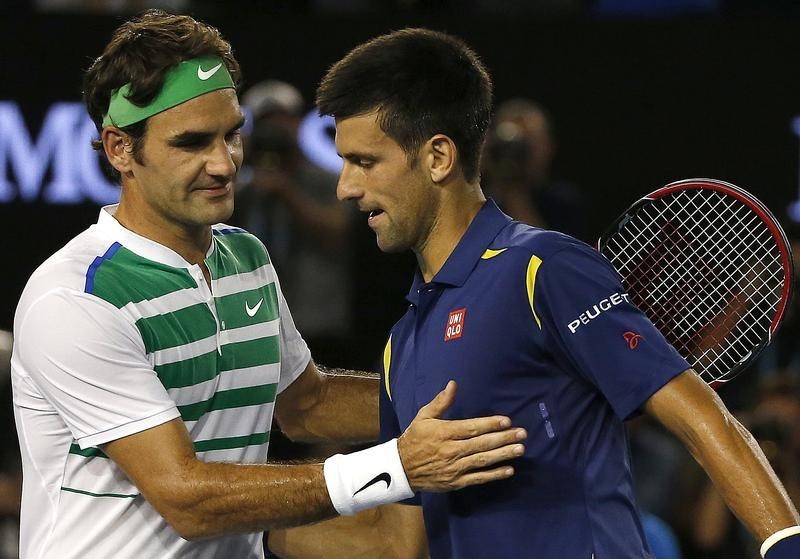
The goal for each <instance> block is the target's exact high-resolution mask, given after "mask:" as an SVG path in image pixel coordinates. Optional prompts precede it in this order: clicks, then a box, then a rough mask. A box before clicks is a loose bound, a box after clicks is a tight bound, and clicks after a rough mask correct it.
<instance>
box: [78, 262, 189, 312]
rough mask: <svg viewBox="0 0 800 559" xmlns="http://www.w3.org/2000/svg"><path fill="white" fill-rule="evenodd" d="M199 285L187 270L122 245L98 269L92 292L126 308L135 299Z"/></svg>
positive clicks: (150, 297)
mask: <svg viewBox="0 0 800 559" xmlns="http://www.w3.org/2000/svg"><path fill="white" fill-rule="evenodd" d="M196 287H197V284H196V283H195V281H194V279H193V278H192V276H191V274H189V272H188V271H187V270H185V269H183V268H173V267H172V266H167V265H165V264H160V263H158V262H154V261H152V260H148V259H146V258H142V257H141V256H138V255H137V254H135V253H133V252H131V251H130V250H128V249H126V248H125V247H122V248H120V249H119V250H118V251H117V252H116V253H115V254H114V256H112V257H111V258H110V259H108V260H105V261H103V263H102V264H101V265H100V267H99V268H98V269H97V271H96V272H95V276H94V289H93V291H92V292H93V293H94V294H95V295H97V296H98V297H100V298H102V299H105V300H106V301H108V302H109V303H111V304H112V305H114V306H116V307H118V308H122V307H124V306H125V305H127V304H128V303H131V302H133V303H139V302H141V301H147V300H150V299H155V298H157V297H161V296H163V295H166V294H168V293H172V292H173V291H179V290H182V289H189V288H196Z"/></svg>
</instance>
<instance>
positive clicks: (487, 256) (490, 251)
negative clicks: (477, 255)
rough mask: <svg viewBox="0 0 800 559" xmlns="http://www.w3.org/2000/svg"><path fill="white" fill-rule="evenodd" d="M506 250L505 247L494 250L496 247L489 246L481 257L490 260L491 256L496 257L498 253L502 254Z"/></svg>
mask: <svg viewBox="0 0 800 559" xmlns="http://www.w3.org/2000/svg"><path fill="white" fill-rule="evenodd" d="M505 251H506V249H504V248H501V249H500V250H494V249H491V248H487V249H486V251H485V252H484V253H483V254H482V255H481V258H482V259H483V260H489V259H490V258H494V257H495V256H497V255H498V254H501V253H503V252H505Z"/></svg>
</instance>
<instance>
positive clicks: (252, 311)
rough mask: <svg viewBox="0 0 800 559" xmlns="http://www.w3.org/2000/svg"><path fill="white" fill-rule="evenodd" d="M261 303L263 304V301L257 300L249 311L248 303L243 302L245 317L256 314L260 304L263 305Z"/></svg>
mask: <svg viewBox="0 0 800 559" xmlns="http://www.w3.org/2000/svg"><path fill="white" fill-rule="evenodd" d="M263 302H264V299H259V300H258V303H256V306H255V307H253V308H252V309H251V308H250V303H248V302H247V301H245V302H244V311H245V312H246V313H247V316H255V315H256V313H257V312H258V309H260V308H261V303H263Z"/></svg>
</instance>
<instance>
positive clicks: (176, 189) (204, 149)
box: [124, 89, 243, 230]
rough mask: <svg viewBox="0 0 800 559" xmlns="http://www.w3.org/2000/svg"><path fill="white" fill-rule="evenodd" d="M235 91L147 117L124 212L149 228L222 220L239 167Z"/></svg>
mask: <svg viewBox="0 0 800 559" xmlns="http://www.w3.org/2000/svg"><path fill="white" fill-rule="evenodd" d="M242 123H243V116H242V112H241V110H240V109H239V102H238V100H237V97H236V92H235V91H234V90H233V89H221V90H218V91H212V92H210V93H206V94H204V95H201V96H199V97H196V98H194V99H191V100H189V101H186V102H185V103H182V104H180V105H178V106H176V107H173V108H171V109H168V110H166V111H164V112H162V113H159V114H157V115H154V116H152V117H150V120H149V121H148V123H147V131H146V133H145V137H144V143H143V145H142V150H141V153H140V158H139V159H140V160H141V163H136V162H134V163H133V167H132V170H131V172H132V174H133V177H134V179H135V180H134V181H133V182H132V183H131V184H129V185H126V188H128V189H129V191H128V192H126V193H125V197H124V200H125V202H126V204H127V208H126V209H127V210H128V212H130V213H134V214H136V215H137V219H140V220H142V222H145V223H148V224H149V225H150V226H155V227H158V226H166V227H171V226H175V225H177V226H179V227H180V228H183V229H187V230H191V229H197V228H200V227H208V226H209V225H212V224H214V223H218V222H221V221H225V220H227V219H228V218H229V217H230V216H231V214H232V212H233V186H234V178H235V177H236V173H237V172H238V170H239V167H240V166H241V164H242V142H241V136H240V134H239V129H240V128H241V126H242Z"/></svg>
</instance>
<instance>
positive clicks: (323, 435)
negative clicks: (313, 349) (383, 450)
mask: <svg viewBox="0 0 800 559" xmlns="http://www.w3.org/2000/svg"><path fill="white" fill-rule="evenodd" d="M317 369H318V370H319V372H320V378H321V383H320V386H319V388H318V391H319V393H318V396H317V398H316V399H315V401H314V402H313V405H311V406H308V407H305V408H304V409H299V410H296V411H295V412H294V413H293V416H294V417H293V420H292V422H291V423H293V424H294V425H295V427H294V428H293V429H291V428H290V430H289V432H287V435H289V436H290V437H291V438H292V439H293V440H297V441H304V442H318V441H336V442H348V443H364V442H372V441H375V440H376V439H377V438H378V431H379V420H378V386H379V382H380V379H379V377H378V375H377V374H374V373H366V372H362V371H350V370H344V369H329V368H326V367H322V366H320V365H317ZM281 426H282V427H283V423H282V424H281Z"/></svg>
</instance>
